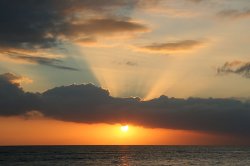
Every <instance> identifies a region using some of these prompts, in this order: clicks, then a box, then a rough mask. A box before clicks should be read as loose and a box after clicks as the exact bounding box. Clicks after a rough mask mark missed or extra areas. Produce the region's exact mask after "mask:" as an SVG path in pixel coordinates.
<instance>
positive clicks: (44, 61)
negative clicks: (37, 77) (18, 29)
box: [7, 52, 79, 71]
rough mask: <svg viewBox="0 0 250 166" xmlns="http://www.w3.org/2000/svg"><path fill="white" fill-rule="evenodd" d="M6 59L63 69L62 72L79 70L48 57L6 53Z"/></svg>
mask: <svg viewBox="0 0 250 166" xmlns="http://www.w3.org/2000/svg"><path fill="white" fill-rule="evenodd" d="M7 55H8V57H10V58H12V59H17V60H23V61H26V62H31V63H35V64H39V65H45V66H50V67H53V68H57V69H64V70H71V71H79V69H77V68H74V67H68V66H64V65H60V64H61V63H62V62H63V61H62V60H60V59H55V58H48V57H42V56H30V55H23V54H18V53H15V52H9V53H7Z"/></svg>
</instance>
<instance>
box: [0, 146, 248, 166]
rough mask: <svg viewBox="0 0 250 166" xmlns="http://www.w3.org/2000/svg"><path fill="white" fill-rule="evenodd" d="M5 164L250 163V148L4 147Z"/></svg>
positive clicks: (132, 165) (1, 151)
mask: <svg viewBox="0 0 250 166" xmlns="http://www.w3.org/2000/svg"><path fill="white" fill-rule="evenodd" d="M0 165H1V166H47V165H48V166H51V165H52V166H68V165H70V166H88V165H89V166H109V165H111V166H112V165H114V166H172V165H173V166H175V165H180V166H185V165H199V166H206V165H222V166H231V165H232V166H237V165H239V166H247V165H250V147H229V146H228V147H222V146H218V147H217V146H2V147H0Z"/></svg>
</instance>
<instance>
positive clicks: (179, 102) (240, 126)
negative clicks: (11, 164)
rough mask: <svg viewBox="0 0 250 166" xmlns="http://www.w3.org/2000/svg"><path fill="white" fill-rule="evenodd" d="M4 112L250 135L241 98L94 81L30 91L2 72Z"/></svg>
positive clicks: (248, 109)
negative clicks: (138, 94) (119, 90)
mask: <svg viewBox="0 0 250 166" xmlns="http://www.w3.org/2000/svg"><path fill="white" fill-rule="evenodd" d="M0 96H1V101H0V107H1V111H0V115H2V116H10V115H13V116H14V115H22V114H27V112H29V111H31V110H37V111H40V112H41V113H42V114H43V115H44V116H47V117H50V118H54V119H58V120H62V121H71V122H79V123H109V124H114V123H129V124H134V125H142V126H144V127H149V128H167V129H181V130H194V131H203V132H211V133H220V134H221V133H222V134H232V135H236V136H247V137H250V103H249V102H241V101H238V100H235V99H212V98H209V99H201V98H188V99H177V98H168V97H167V96H161V97H159V98H155V99H152V100H149V101H141V100H140V99H139V98H117V97H112V96H110V95H109V92H108V91H107V90H104V89H102V88H99V87H96V86H94V85H92V84H86V85H70V86H62V87H56V88H53V89H50V90H48V91H46V92H44V93H42V94H35V93H26V92H24V91H23V90H22V89H21V88H20V87H19V86H18V85H15V84H13V83H11V81H10V80H9V79H8V77H6V76H4V75H1V76H0Z"/></svg>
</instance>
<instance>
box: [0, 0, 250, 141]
mask: <svg viewBox="0 0 250 166" xmlns="http://www.w3.org/2000/svg"><path fill="white" fill-rule="evenodd" d="M249 20H250V1H248V0H237V1H235V0H108V1H104V0H43V1H35V0H24V1H19V0H1V2H0V135H1V138H0V145H64V144H65V145H79V144H80V145H85V144H86V145H93V144H95V145H96V144H101V145H106V144H108V145H110V144H112V145H115V144H119V145H120V144H135V145H137V144H157V145H160V144H164V145H195V144H198V145H204V144H206V145H218V144H230V145H234V144H250V142H249V140H250V95H249V94H250V86H249V83H250V59H249V54H250V47H249V41H250V31H249V27H250V21H249ZM124 125H128V126H129V130H128V131H126V132H124V131H122V130H120V127H121V126H124Z"/></svg>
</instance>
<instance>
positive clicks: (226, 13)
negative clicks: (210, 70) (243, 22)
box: [217, 9, 250, 19]
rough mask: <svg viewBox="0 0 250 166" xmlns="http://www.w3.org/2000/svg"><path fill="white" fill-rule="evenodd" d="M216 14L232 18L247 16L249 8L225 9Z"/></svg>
mask: <svg viewBox="0 0 250 166" xmlns="http://www.w3.org/2000/svg"><path fill="white" fill-rule="evenodd" d="M217 15H218V16H219V17H222V18H233V19H238V18H248V17H250V9H245V10H236V9H227V10H222V11H220V12H218V13H217Z"/></svg>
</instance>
